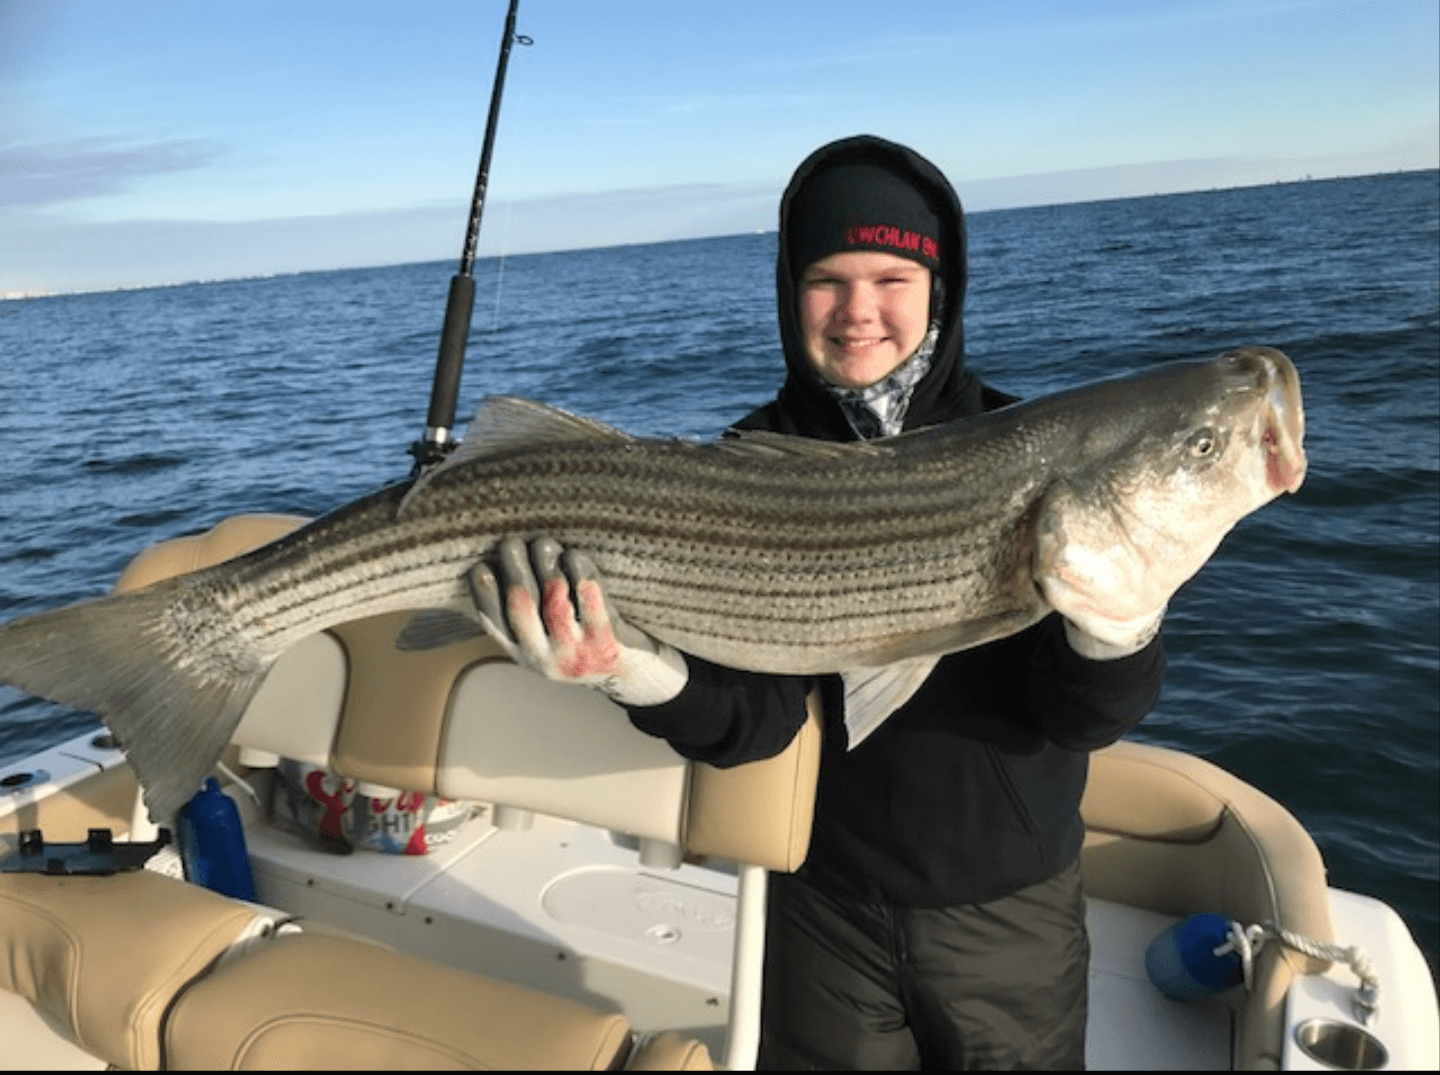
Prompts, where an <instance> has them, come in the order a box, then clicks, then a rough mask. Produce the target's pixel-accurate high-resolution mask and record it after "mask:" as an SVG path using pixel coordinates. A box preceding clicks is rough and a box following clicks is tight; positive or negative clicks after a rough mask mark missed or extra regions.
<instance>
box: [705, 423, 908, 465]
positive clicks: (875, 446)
mask: <svg viewBox="0 0 1440 1075" xmlns="http://www.w3.org/2000/svg"><path fill="white" fill-rule="evenodd" d="M714 446H715V448H716V450H718V451H722V452H729V453H732V454H734V455H740V456H744V457H746V458H747V459H775V458H778V457H782V456H788V457H792V458H799V459H853V458H855V457H856V456H857V455H878V454H881V453H884V452H885V451H887V450H888V449H886V448H885V446H884V445H883V444H881V443H876V442H873V441H833V440H815V439H813V438H811V437H796V436H792V435H791V434H789V433H772V432H771V431H770V430H767V429H745V430H740V431H738V432H735V433H730V434H728V435H726V436H725V437H722V438H721V439H720V440H718V441H716V442H715V445H714Z"/></svg>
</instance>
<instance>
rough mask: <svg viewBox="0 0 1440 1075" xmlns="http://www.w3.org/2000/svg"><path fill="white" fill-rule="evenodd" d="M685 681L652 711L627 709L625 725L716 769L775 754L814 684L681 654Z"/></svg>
mask: <svg viewBox="0 0 1440 1075" xmlns="http://www.w3.org/2000/svg"><path fill="white" fill-rule="evenodd" d="M685 662H686V664H687V665H688V666H689V669H690V678H689V679H688V680H687V681H686V684H685V689H684V690H682V691H681V692H680V693H679V695H677V696H676V697H675V698H673V699H671V700H670V701H668V702H665V703H664V704H662V705H656V706H635V707H627V712H628V714H629V716H630V723H632V724H634V725H635V727H636V728H638V729H640V730H641V731H642V732H645V733H646V734H648V735H655V736H659V737H660V738H662V739H665V740H666V741H668V742H669V744H670V745H671V746H672V747H673V748H674V749H675V751H676V752H677V753H678V754H680V755H681V756H683V757H686V758H690V759H691V760H693V761H703V762H707V763H708V764H710V765H714V766H716V767H717V768H720V769H728V768H730V767H731V766H734V765H740V764H743V763H744V762H749V761H758V760H759V759H761V758H769V757H773V756H774V755H776V754H778V753H780V751H782V750H784V749H785V748H786V747H787V746H789V744H790V741H791V740H792V739H793V738H795V733H796V732H798V731H799V730H800V727H801V725H803V724H804V723H805V716H806V710H805V697H806V695H807V694H808V693H809V691H810V688H811V687H812V686H813V685H814V680H813V679H812V678H810V677H805V676H773V675H764V674H762V673H759V672H740V671H737V670H735V669H733V668H724V667H722V666H720V665H716V664H711V663H710V662H708V661H702V660H701V659H700V658H698V657H693V656H691V655H690V654H688V653H687V654H686V655H685Z"/></svg>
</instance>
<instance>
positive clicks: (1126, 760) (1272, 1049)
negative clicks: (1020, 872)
mask: <svg viewBox="0 0 1440 1075" xmlns="http://www.w3.org/2000/svg"><path fill="white" fill-rule="evenodd" d="M1081 814H1082V816H1083V817H1084V820H1085V828H1086V835H1085V849H1084V851H1083V853H1082V855H1081V859H1080V865H1081V872H1082V875H1083V877H1084V881H1085V891H1086V893H1087V894H1089V895H1091V896H1095V897H1098V898H1100V899H1105V900H1112V901H1114V902H1116V903H1123V904H1127V905H1129V906H1132V907H1141V908H1144V909H1146V910H1150V911H1156V912H1159V913H1161V914H1166V915H1175V916H1177V917H1179V916H1184V915H1191V914H1201V913H1205V912H1210V913H1214V914H1223V915H1226V916H1227V917H1229V918H1231V919H1233V920H1235V921H1237V922H1239V923H1241V924H1242V925H1247V926H1249V925H1264V924H1268V923H1274V924H1276V925H1279V926H1282V927H1283V928H1285V929H1288V930H1291V931H1293V932H1295V933H1299V934H1301V935H1303V936H1306V937H1309V938H1311V939H1312V940H1316V941H1320V942H1323V943H1331V942H1333V940H1334V926H1333V924H1332V922H1331V918H1330V899H1329V892H1328V883H1327V881H1326V877H1325V863H1324V861H1323V860H1322V859H1321V857H1320V851H1319V849H1318V848H1316V846H1315V842H1314V840H1312V839H1311V838H1310V834H1309V833H1308V832H1306V831H1305V827H1304V826H1303V825H1301V824H1300V822H1299V821H1297V820H1296V819H1295V817H1294V816H1293V815H1292V814H1291V813H1290V812H1289V811H1287V810H1286V809H1285V808H1284V807H1283V806H1281V805H1280V804H1279V803H1277V802H1275V800H1273V799H1271V798H1269V797H1268V796H1266V795H1264V794H1263V793H1262V792H1260V791H1257V790H1256V789H1255V788H1253V787H1251V786H1250V785H1249V784H1247V783H1245V782H1244V781H1243V780H1240V779H1238V778H1237V777H1234V776H1232V775H1230V774H1229V773H1227V772H1225V771H1224V770H1223V769H1221V768H1219V767H1218V766H1216V765H1212V764H1211V763H1210V762H1207V761H1205V760H1204V759H1202V758H1197V757H1193V756H1192V755H1189V754H1182V753H1178V752H1176V751H1172V750H1164V749H1161V748H1159V747H1153V746H1147V745H1145V744H1142V743H1132V742H1120V743H1116V744H1115V745H1114V746H1112V747H1108V748H1106V749H1105V750H1101V751H1098V752H1096V753H1095V754H1094V755H1093V756H1092V759H1091V771H1090V781H1089V784H1088V786H1087V790H1086V793H1085V799H1084V801H1083V803H1082V804H1081ZM1326 966H1327V964H1326V963H1324V962H1322V961H1320V960H1316V959H1314V958H1312V957H1310V956H1306V955H1303V954H1301V953H1300V952H1297V951H1295V950H1293V949H1291V948H1287V947H1284V946H1281V945H1267V946H1266V947H1265V948H1264V949H1262V950H1261V952H1260V955H1259V958H1258V959H1257V961H1256V972H1255V988H1254V991H1253V992H1251V993H1249V994H1248V995H1247V996H1246V997H1245V999H1244V1002H1243V1004H1242V1006H1241V1009H1240V1012H1239V1016H1238V1019H1237V1040H1236V1043H1235V1058H1236V1067H1237V1068H1240V1069H1244V1070H1251V1069H1254V1068H1262V1069H1277V1068H1279V1066H1280V1060H1281V1052H1282V1049H1283V1047H1284V1042H1283V1036H1284V1027H1285V996H1286V991H1287V990H1288V989H1289V987H1290V984H1291V981H1292V980H1293V979H1294V977H1295V975H1297V974H1308V973H1317V972H1319V971H1322V970H1324V968H1325V967H1326Z"/></svg>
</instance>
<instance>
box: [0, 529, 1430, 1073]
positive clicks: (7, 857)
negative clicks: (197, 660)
mask: <svg viewBox="0 0 1440 1075" xmlns="http://www.w3.org/2000/svg"><path fill="white" fill-rule="evenodd" d="M303 521H304V520H302V519H299V518H297V517H294V516H279V515H241V516H235V517H232V518H229V519H226V520H223V521H222V522H221V523H220V524H218V525H217V526H216V527H214V528H213V529H212V530H210V531H208V532H206V533H204V534H200V535H195V536H189V537H182V538H176V539H172V540H169V541H165V542H161V543H160V544H158V545H155V546H152V547H150V548H148V549H145V550H142V551H141V552H140V554H139V555H137V556H136V558H135V559H134V560H133V561H132V562H131V563H130V565H129V566H128V567H127V568H126V569H125V571H124V572H123V573H122V575H121V576H120V578H119V580H118V581H117V583H116V589H117V590H129V589H134V588H136V587H139V586H143V585H147V584H149V583H150V582H153V581H156V580H158V579H160V578H164V577H168V576H170V575H173V574H176V573H179V572H183V571H188V570H193V569H195V568H198V567H201V566H205V565H208V564H210V563H215V562H219V561H221V560H224V559H227V558H229V557H231V556H234V555H238V554H240V553H242V552H244V551H246V550H248V549H250V548H252V547H255V546H258V545H260V544H263V543H265V542H267V541H270V540H273V539H275V538H277V537H279V536H281V535H283V534H285V533H288V532H289V531H290V530H291V529H294V528H295V527H297V526H298V525H300V524H301V523H302V522H303ZM406 622H408V614H404V613H399V614H391V615H387V616H379V617H374V618H372V619H369V620H360V621H356V622H353V623H348V624H342V625H339V626H337V627H335V628H332V629H331V630H329V631H326V632H323V633H321V634H317V635H314V636H311V637H310V638H308V639H305V640H303V641H302V642H300V643H298V644H297V645H296V646H295V647H294V648H292V649H291V650H290V651H289V652H287V653H286V654H285V655H284V656H283V657H282V658H281V659H280V661H279V663H278V664H277V665H276V667H275V668H274V669H273V671H272V672H271V674H270V676H269V678H268V679H267V680H266V683H265V685H264V686H263V688H262V689H261V691H260V693H259V694H258V695H257V696H256V698H255V699H254V701H253V702H252V704H251V706H250V708H249V710H247V712H246V714H245V716H244V718H243V719H242V720H241V722H240V725H239V726H238V728H237V729H236V732H235V734H234V738H233V741H232V743H231V747H230V749H229V750H228V751H227V753H226V756H225V759H224V762H223V763H222V767H221V771H222V772H223V773H225V774H226V775H225V786H224V788H223V794H224V795H225V796H226V798H227V800H228V801H230V802H233V803H234V804H235V815H236V817H237V818H238V819H239V821H240V824H241V826H242V827H243V834H244V841H245V847H246V854H247V859H248V865H249V868H250V871H251V874H252V876H253V880H254V893H253V898H237V897H235V896H233V895H224V894H222V893H219V892H216V891H212V890H211V889H209V888H206V887H203V886H201V885H199V884H196V883H194V881H193V880H190V881H187V880H186V879H185V874H186V873H187V872H188V871H187V870H186V868H185V865H184V863H183V861H182V860H181V859H180V857H179V856H177V855H176V853H175V849H174V847H173V846H171V845H170V844H167V843H166V837H167V836H168V832H166V831H163V830H162V831H158V832H157V830H156V829H155V827H154V826H153V825H152V824H150V822H149V818H148V814H147V813H146V811H145V809H144V807H143V805H142V803H141V799H140V794H139V787H138V784H137V780H136V777H135V775H134V772H133V770H132V769H131V768H130V766H129V764H128V763H127V762H126V760H125V756H124V753H123V751H121V750H120V749H119V748H118V746H117V745H116V744H115V742H114V741H113V739H111V738H110V737H109V736H108V735H107V734H105V733H103V732H100V733H87V734H83V735H80V736H78V737H76V738H74V739H72V740H70V741H68V742H65V743H62V744H60V745H58V746H55V747H53V748H50V749H48V750H46V751H43V752H41V753H39V754H37V755H35V756H33V757H30V758H26V759H24V760H22V761H20V762H18V763H16V764H13V765H11V766H8V767H7V768H5V769H4V770H0V860H3V861H0V948H3V953H4V958H0V1068H5V1069H31V1070H36V1069H51V1070H93V1069H100V1068H105V1067H107V1066H114V1067H117V1068H122V1069H137V1070H175V1069H188V1068H197V1067H213V1068H239V1067H249V1068H269V1067H328V1068H357V1067H358V1068H373V1067H389V1068H397V1069H417V1068H427V1069H428V1068H440V1067H449V1068H459V1069H467V1068H469V1069H473V1068H484V1067H491V1068H494V1067H505V1068H512V1069H519V1068H548V1069H552V1070H558V1069H568V1068H577V1069H585V1068H620V1067H624V1068H626V1069H631V1070H705V1069H709V1068H712V1067H717V1066H718V1067H726V1068H732V1069H745V1068H750V1067H753V1066H754V1062H755V1056H756V1049H757V1044H758V1033H759V1000H760V975H761V968H762V964H763V954H764V953H763V948H764V915H765V885H766V878H767V876H768V872H769V871H788V870H793V869H795V868H797V867H798V866H799V864H800V863H801V862H802V861H803V859H804V856H805V851H806V846H807V841H808V837H809V827H810V817H811V810H812V807H813V803H814V793H815V780H816V774H817V771H818V760H819V730H818V729H819V723H818V722H819V720H820V719H821V714H820V712H819V710H818V702H817V701H815V700H813V699H812V712H811V716H810V720H809V722H808V723H807V725H806V726H805V728H804V729H803V730H802V732H801V733H800V735H798V736H797V737H796V739H795V741H794V742H792V744H791V745H790V747H789V748H787V749H786V750H785V751H784V752H783V753H782V754H780V755H778V756H777V757H775V758H771V759H768V760H765V761H761V762H755V763H751V764H749V765H743V766H738V767H736V768H734V769H730V770H718V769H712V768H710V767H708V766H705V765H703V764H699V763H690V762H687V761H686V760H685V759H683V758H681V757H680V756H679V755H677V754H675V753H674V752H673V751H671V750H670V748H669V746H668V745H667V744H665V743H664V742H663V741H662V740H658V739H654V738H651V737H649V736H646V735H644V734H642V733H640V732H638V731H637V730H635V729H634V728H633V726H631V725H630V723H629V721H628V720H627V719H626V717H625V715H624V712H623V711H622V710H620V709H619V708H617V707H616V706H614V705H613V704H611V703H610V702H609V701H608V700H606V699H604V698H603V696H601V695H599V694H598V693H597V692H594V691H589V690H585V689H582V688H576V687H569V686H562V685H559V684H555V683H551V682H550V681H548V680H545V679H543V678H542V677H539V676H537V675H534V674H533V673H530V672H528V671H525V670H522V669H520V668H517V667H516V666H515V665H514V664H512V663H511V662H510V661H509V660H508V659H507V658H506V657H505V656H504V654H503V653H502V651H501V650H500V649H499V647H498V646H496V645H495V644H494V643H493V642H492V641H490V640H489V639H487V638H481V639H475V640H470V641H466V642H462V643H456V644H453V645H448V646H444V647H441V648H438V649H433V650H418V651H408V650H400V649H397V648H396V646H395V644H394V643H395V639H396V637H397V635H398V633H399V632H400V631H401V629H402V628H403V627H404V626H405V624H406ZM296 764H301V765H305V766H310V767H313V768H312V770H311V771H315V772H322V771H323V772H326V773H329V774H332V775H333V776H334V777H335V778H337V779H338V778H340V777H343V778H345V779H346V780H348V781H352V782H353V786H354V788H355V794H356V795H357V796H360V797H363V798H365V799H371V800H374V801H377V802H379V801H394V800H396V799H397V798H398V797H399V796H400V795H401V794H402V793H410V795H411V796H412V797H415V796H418V795H419V793H425V794H426V795H428V796H430V797H431V799H430V800H429V801H431V802H446V803H449V804H451V805H452V809H453V805H454V804H457V803H458V804H461V807H462V808H461V810H460V814H459V816H460V817H462V818H463V820H461V821H460V822H458V824H456V826H455V827H453V828H450V829H448V830H447V831H446V832H445V833H444V839H443V840H437V842H435V843H434V845H433V846H429V847H428V848H427V851H426V853H425V854H420V855H398V854H386V853H382V852H378V851H373V850H363V849H362V850H355V851H354V852H353V853H351V854H348V855H346V854H336V853H334V851H333V849H330V848H327V847H325V846H323V845H321V844H317V842H316V841H315V840H313V839H306V838H305V837H304V836H302V835H300V834H298V833H297V832H296V831H295V829H294V827H293V826H290V827H286V826H284V825H283V824H279V823H277V818H281V817H282V816H283V811H280V810H279V804H280V803H281V802H282V800H283V795H284V789H285V788H286V787H288V786H290V784H289V783H287V777H286V773H287V772H288V770H287V769H286V766H287V765H289V766H292V767H293V766H294V765H296ZM357 801H359V800H357ZM1082 812H1083V816H1084V820H1085V824H1086V830H1087V835H1086V840H1085V846H1084V850H1083V852H1082V857H1081V865H1082V870H1083V874H1084V879H1085V886H1086V891H1087V897H1088V900H1089V908H1088V918H1089V928H1090V934H1091V945H1092V962H1091V971H1090V1011H1089V1045H1088V1062H1089V1065H1090V1066H1091V1067H1095V1068H1104V1069H1143V1070H1167V1069H1177V1068H1183V1069H1197V1068H1215V1069H1226V1068H1237V1069H1257V1068H1258V1069H1277V1068H1283V1069H1287V1070H1322V1069H1334V1068H1340V1069H1357V1070H1373V1069H1386V1068H1388V1069H1409V1068H1416V1069H1422V1070H1436V1068H1437V1066H1440V1030H1437V1027H1440V1019H1437V1003H1436V993H1435V987H1434V983H1433V980H1432V978H1431V975H1430V972H1429V969H1428V967H1427V964H1426V962H1425V959H1424V957H1423V955H1422V954H1421V953H1420V951H1419V949H1418V947H1417V945H1416V944H1415V941H1414V940H1413V938H1412V936H1411V934H1410V932H1409V930H1408V929H1407V928H1406V926H1405V924H1404V922H1403V921H1402V920H1401V919H1400V918H1399V916H1398V915H1397V914H1396V913H1395V912H1394V911H1393V910H1392V909H1391V908H1390V907H1388V906H1387V905H1386V904H1384V903H1382V902H1380V901H1379V900H1376V899H1373V898H1371V897H1368V896H1365V895H1362V894H1357V893H1352V892H1346V891H1342V890H1339V889H1335V888H1331V887H1329V885H1328V884H1327V881H1326V876H1325V867H1324V863H1323V861H1322V859H1321V856H1320V853H1319V851H1318V850H1317V848H1316V846H1315V843H1314V841H1313V840H1312V839H1311V837H1310V835H1309V834H1308V833H1307V832H1306V831H1305V829H1304V828H1303V826H1301V825H1300V823H1299V822H1298V821H1297V820H1296V819H1295V818H1294V817H1293V816H1292V815H1291V814H1290V813H1289V812H1288V811H1286V810H1285V809H1284V807H1283V806H1281V805H1280V804H1279V803H1277V802H1275V801H1274V800H1273V799H1271V798H1269V797H1268V796H1266V795H1264V794H1263V793H1261V792H1260V791H1258V790H1257V789H1255V788H1254V787H1251V786H1250V785H1248V784H1245V783H1244V782H1242V781H1241V780H1239V779H1237V778H1236V777H1234V776H1232V775H1230V774H1228V773H1226V772H1224V771H1223V770H1222V769H1220V768H1218V767H1217V766H1215V765H1213V764H1211V763H1209V762H1207V761H1205V760H1203V759H1200V758H1197V757H1194V756H1191V755H1187V754H1184V753H1181V752H1177V751H1173V750H1168V749H1164V748H1160V747H1156V746H1152V745H1146V744H1143V743H1139V742H1131V741H1121V742H1119V743H1117V744H1115V745H1114V746H1111V747H1109V748H1107V749H1104V750H1101V751H1099V752H1097V753H1096V754H1095V755H1094V758H1093V763H1092V771H1091V778H1090V783H1089V787H1088V790H1087V792H1086V796H1085V800H1084V804H1083V809H1082ZM127 859H128V861H126V860H127ZM141 862H143V863H144V865H143V866H141V868H133V867H135V866H139V865H140V863H141ZM96 863H99V864H100V867H99V868H104V869H113V870H114V872H109V873H97V874H91V873H88V872H86V871H87V870H89V869H91V868H95V864H96ZM1196 915H1216V916H1220V919H1221V920H1223V921H1225V922H1227V923H1229V924H1231V926H1232V927H1233V930H1232V934H1233V935H1232V941H1233V942H1234V943H1233V944H1232V947H1234V948H1235V949H1236V951H1235V955H1236V956H1237V957H1243V963H1244V967H1243V969H1244V971H1245V973H1244V975H1243V977H1244V979H1245V981H1244V982H1243V983H1241V984H1238V985H1235V986H1233V987H1231V988H1228V989H1223V990H1218V991H1214V992H1204V991H1202V992H1201V993H1200V995H1196V996H1194V997H1192V998H1190V999H1183V1000H1182V999H1173V997H1172V996H1169V995H1166V994H1164V993H1162V992H1161V990H1160V988H1157V985H1156V984H1155V983H1156V980H1157V979H1156V978H1155V976H1154V974H1153V973H1152V970H1151V969H1150V968H1149V967H1148V965H1147V954H1149V953H1151V952H1152V950H1160V951H1163V950H1164V949H1160V948H1157V947H1156V946H1157V945H1163V944H1165V943H1167V940H1166V939H1167V938H1169V939H1170V941H1169V942H1168V943H1172V944H1173V938H1175V937H1176V936H1178V933H1177V929H1179V928H1180V927H1181V926H1183V924H1184V923H1186V922H1189V921H1192V917H1191V916H1196ZM1162 984H1163V983H1162Z"/></svg>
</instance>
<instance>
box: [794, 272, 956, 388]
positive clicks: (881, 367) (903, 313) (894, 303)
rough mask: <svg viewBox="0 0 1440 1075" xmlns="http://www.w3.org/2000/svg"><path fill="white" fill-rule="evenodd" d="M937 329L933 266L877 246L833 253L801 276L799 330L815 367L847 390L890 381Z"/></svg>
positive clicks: (832, 382)
mask: <svg viewBox="0 0 1440 1075" xmlns="http://www.w3.org/2000/svg"><path fill="white" fill-rule="evenodd" d="M929 327H930V270H929V269H927V268H925V266H923V265H920V264H918V263H916V262H914V261H911V260H909V259H908V258H902V257H897V256H896V255H894V254H883V253H878V252H871V251H848V252H846V253H843V254H831V255H830V256H829V257H825V258H821V259H820V260H819V261H816V262H814V263H812V264H811V265H810V266H809V267H808V268H807V269H806V270H805V271H804V273H802V274H801V277H800V331H801V335H802V337H803V338H804V342H805V353H806V355H807V356H808V357H809V359H810V364H811V365H812V366H814V367H815V370H816V372H817V373H819V374H820V376H821V377H823V378H824V379H825V380H826V381H828V382H830V383H831V384H833V385H838V386H840V387H841V388H865V387H867V386H869V385H872V384H874V383H875V382H877V381H880V380H883V379H884V378H885V377H886V376H888V375H889V374H890V372H891V371H892V370H894V369H895V368H896V367H897V366H899V365H900V364H901V363H902V362H904V361H905V360H906V359H907V358H909V357H910V356H911V355H912V354H914V353H915V349H916V348H917V347H919V346H920V341H921V340H923V339H924V338H925V333H926V331H927V330H928V329H929Z"/></svg>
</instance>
